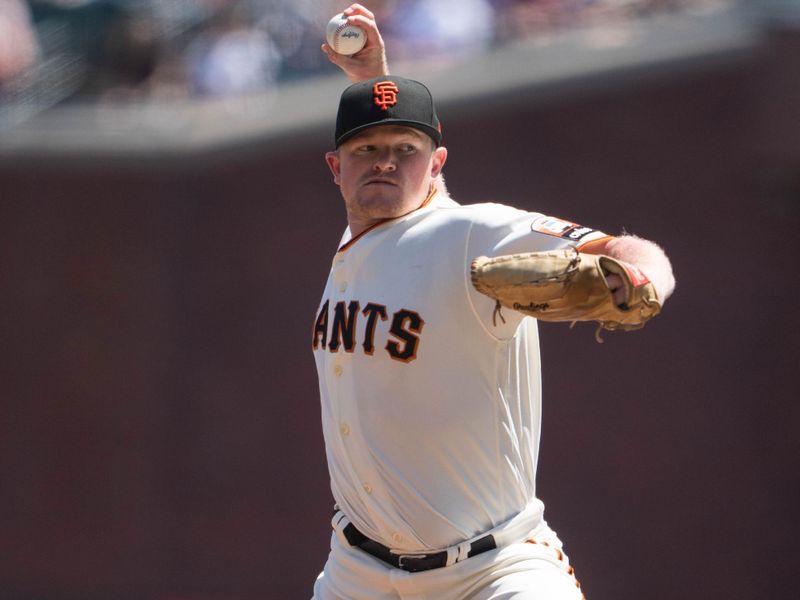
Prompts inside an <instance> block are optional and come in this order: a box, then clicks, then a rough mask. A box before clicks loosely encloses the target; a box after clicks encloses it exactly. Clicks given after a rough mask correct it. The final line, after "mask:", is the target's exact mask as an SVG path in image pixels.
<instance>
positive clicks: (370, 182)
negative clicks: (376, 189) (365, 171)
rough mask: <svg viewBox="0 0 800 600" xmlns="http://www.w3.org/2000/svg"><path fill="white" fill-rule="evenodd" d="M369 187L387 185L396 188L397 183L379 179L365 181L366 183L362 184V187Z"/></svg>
mask: <svg viewBox="0 0 800 600" xmlns="http://www.w3.org/2000/svg"><path fill="white" fill-rule="evenodd" d="M371 185H389V186H394V187H397V183H396V182H394V181H392V180H391V179H380V178H376V179H367V181H365V182H364V186H371Z"/></svg>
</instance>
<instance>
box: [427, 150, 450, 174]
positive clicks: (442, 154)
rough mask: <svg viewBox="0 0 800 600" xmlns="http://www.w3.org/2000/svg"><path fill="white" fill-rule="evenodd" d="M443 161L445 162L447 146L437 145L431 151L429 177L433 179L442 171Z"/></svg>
mask: <svg viewBox="0 0 800 600" xmlns="http://www.w3.org/2000/svg"><path fill="white" fill-rule="evenodd" d="M445 162H447V148H445V147H444V146H439V147H438V148H436V149H435V150H434V151H433V156H432V160H431V177H432V178H433V179H436V178H437V177H438V176H439V173H441V172H442V169H443V168H444V163H445Z"/></svg>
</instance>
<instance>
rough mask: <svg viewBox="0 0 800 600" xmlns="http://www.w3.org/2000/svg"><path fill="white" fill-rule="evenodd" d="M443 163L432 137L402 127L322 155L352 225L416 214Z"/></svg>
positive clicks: (375, 131) (367, 134) (375, 130)
mask: <svg viewBox="0 0 800 600" xmlns="http://www.w3.org/2000/svg"><path fill="white" fill-rule="evenodd" d="M446 158H447V150H445V149H444V148H441V147H440V148H434V143H433V141H432V140H431V138H430V137H428V136H427V135H425V134H424V133H422V132H421V131H418V130H417V129H414V128H412V127H404V126H402V125H378V126H375V127H370V128H369V129H367V130H365V131H364V132H362V133H360V134H358V135H356V136H355V137H353V138H351V139H349V140H347V141H346V142H345V143H344V144H342V145H341V146H339V148H338V149H337V150H336V152H329V153H328V154H326V155H325V160H326V161H327V163H328V166H329V167H330V169H331V172H332V173H333V176H334V181H335V182H336V184H337V185H338V186H339V187H340V189H341V192H342V197H343V198H344V201H345V208H346V209H347V215H348V219H349V220H350V223H351V225H353V223H354V221H355V222H356V223H363V224H366V225H369V224H371V223H372V222H375V221H378V220H381V219H387V218H394V217H399V216H402V215H405V214H407V213H409V212H411V211H412V210H415V209H416V208H419V206H420V205H421V204H422V202H423V201H424V200H425V198H426V197H427V196H428V193H429V191H430V186H431V182H432V180H433V179H434V178H435V177H436V176H437V175H438V174H439V172H440V171H441V169H442V167H443V166H444V162H445V160H446Z"/></svg>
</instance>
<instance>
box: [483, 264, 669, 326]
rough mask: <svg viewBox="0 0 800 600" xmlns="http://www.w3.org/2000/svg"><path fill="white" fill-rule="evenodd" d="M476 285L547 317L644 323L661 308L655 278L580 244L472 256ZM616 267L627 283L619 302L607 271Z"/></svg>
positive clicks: (510, 304) (504, 302)
mask: <svg viewBox="0 0 800 600" xmlns="http://www.w3.org/2000/svg"><path fill="white" fill-rule="evenodd" d="M471 272H472V285H474V286H475V289H476V290H478V291H479V292H481V293H482V294H485V295H487V296H489V297H490V298H492V299H494V300H496V301H497V307H496V309H495V316H496V315H498V314H499V315H500V318H502V313H500V307H501V306H504V307H506V308H510V309H513V310H517V311H519V312H522V313H524V314H526V315H530V316H532V317H536V318H537V319H540V320H542V321H569V322H572V324H573V325H574V324H575V322H576V321H596V322H597V323H598V328H597V332H596V337H597V340H598V341H599V342H602V341H603V340H602V339H601V338H600V331H601V330H602V329H608V330H614V329H623V330H625V331H630V330H632V329H640V328H641V327H644V324H645V323H646V322H647V321H648V320H650V319H652V318H653V317H655V316H656V315H657V314H658V313H659V312H661V303H660V302H659V301H658V297H657V294H656V291H655V288H654V287H653V284H652V283H650V280H649V279H648V278H647V277H646V276H645V275H644V273H642V272H641V271H640V270H639V269H637V268H636V267H634V266H633V265H629V264H627V263H623V262H621V261H618V260H615V259H613V258H609V257H608V256H602V255H595V254H584V253H580V252H578V251H577V250H574V249H567V250H553V251H549V252H531V253H527V254H511V255H508V256H498V257H496V258H487V257H486V256H480V257H478V258H476V259H475V260H473V261H472V268H471ZM612 273H616V274H617V275H619V276H620V278H621V279H622V282H623V285H624V287H625V302H624V303H623V304H621V305H619V306H618V305H617V304H616V303H615V302H614V298H613V296H612V293H611V290H610V289H609V287H608V282H607V280H606V276H607V275H610V274H612Z"/></svg>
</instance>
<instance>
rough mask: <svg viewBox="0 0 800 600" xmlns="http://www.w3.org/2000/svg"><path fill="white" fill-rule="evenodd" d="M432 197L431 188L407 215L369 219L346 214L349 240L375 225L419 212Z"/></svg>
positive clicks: (432, 190) (433, 189)
mask: <svg viewBox="0 0 800 600" xmlns="http://www.w3.org/2000/svg"><path fill="white" fill-rule="evenodd" d="M434 195H436V188H435V187H433V186H431V191H430V192H429V193H428V195H427V196H425V199H424V200H423V201H422V202H421V203H420V204H419V206H417V207H416V208H412V209H411V210H410V211H408V212H407V213H403V214H402V215H396V216H394V217H385V218H380V219H372V218H369V217H360V216H359V215H353V214H350V213H348V215H347V224H348V226H349V227H350V239H354V238H356V237H358V236H359V235H361V234H362V233H364V232H366V231H368V230H369V229H371V228H372V227H375V226H376V225H380V224H381V223H385V222H386V221H391V220H393V219H399V218H400V217H405V216H406V215H410V214H411V213H412V212H414V211H416V210H419V209H420V208H422V207H423V206H427V205H428V204H429V203H430V201H431V200H432V199H433V197H434Z"/></svg>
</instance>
